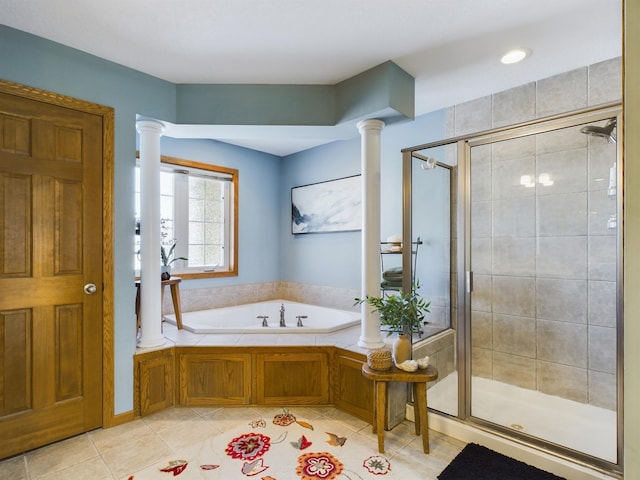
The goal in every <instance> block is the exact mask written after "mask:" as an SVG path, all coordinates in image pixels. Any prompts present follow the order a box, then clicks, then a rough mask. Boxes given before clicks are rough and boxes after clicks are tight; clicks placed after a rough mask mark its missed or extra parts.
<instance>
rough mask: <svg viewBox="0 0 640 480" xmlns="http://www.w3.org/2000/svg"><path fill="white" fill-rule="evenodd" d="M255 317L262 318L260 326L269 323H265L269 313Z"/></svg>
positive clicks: (265, 325)
mask: <svg viewBox="0 0 640 480" xmlns="http://www.w3.org/2000/svg"><path fill="white" fill-rule="evenodd" d="M257 318H261V319H262V326H263V327H268V326H269V324H268V323H267V318H269V315H258V317H257Z"/></svg>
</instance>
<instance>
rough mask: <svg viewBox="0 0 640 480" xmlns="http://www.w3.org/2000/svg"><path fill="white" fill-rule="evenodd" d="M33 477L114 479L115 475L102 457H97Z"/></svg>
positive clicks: (47, 479) (39, 479)
mask: <svg viewBox="0 0 640 480" xmlns="http://www.w3.org/2000/svg"><path fill="white" fill-rule="evenodd" d="M31 478H32V480H87V479H91V480H112V479H113V478H114V477H113V476H112V475H111V472H109V469H108V468H107V466H106V465H105V463H104V462H103V461H102V458H100V457H95V458H90V459H89V460H85V461H84V462H81V463H78V464H77V465H74V466H72V467H67V468H64V469H62V470H58V471H57V472H51V473H48V474H45V475H42V476H39V477H34V476H32V477H31Z"/></svg>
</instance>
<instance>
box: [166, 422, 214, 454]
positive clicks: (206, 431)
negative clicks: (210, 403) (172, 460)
mask: <svg viewBox="0 0 640 480" xmlns="http://www.w3.org/2000/svg"><path fill="white" fill-rule="evenodd" d="M219 433H220V432H219V431H218V429H217V428H215V426H214V425H212V424H211V422H208V421H206V420H205V419H204V418H202V417H198V418H197V419H189V420H184V421H182V422H180V424H179V425H175V424H173V425H172V426H170V427H168V428H165V429H163V430H159V431H158V432H156V434H157V435H158V437H160V439H162V441H164V442H165V443H166V444H167V445H168V446H169V448H171V449H172V450H174V451H179V450H182V449H185V448H188V447H189V446H191V445H193V444H195V443H199V442H203V441H205V440H206V439H208V438H210V437H212V436H215V435H218V434H219Z"/></svg>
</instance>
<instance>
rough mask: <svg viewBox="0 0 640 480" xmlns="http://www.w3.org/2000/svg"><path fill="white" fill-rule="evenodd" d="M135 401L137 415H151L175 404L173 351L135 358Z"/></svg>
mask: <svg viewBox="0 0 640 480" xmlns="http://www.w3.org/2000/svg"><path fill="white" fill-rule="evenodd" d="M134 359H135V360H134V365H135V371H136V375H135V379H134V388H135V392H137V393H138V395H136V396H135V399H134V411H135V413H136V415H142V416H144V415H149V414H150V413H153V412H157V411H159V410H164V409H165V408H169V407H171V406H173V405H174V403H175V400H174V399H175V396H174V390H175V389H174V376H175V372H174V353H173V349H167V350H158V351H155V352H148V353H145V354H143V355H136V356H135V357H134Z"/></svg>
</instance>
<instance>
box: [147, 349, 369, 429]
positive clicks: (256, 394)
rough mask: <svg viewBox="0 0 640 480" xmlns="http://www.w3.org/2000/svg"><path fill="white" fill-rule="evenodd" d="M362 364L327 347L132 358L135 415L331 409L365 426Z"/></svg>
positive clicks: (159, 353) (168, 353) (366, 392)
mask: <svg viewBox="0 0 640 480" xmlns="http://www.w3.org/2000/svg"><path fill="white" fill-rule="evenodd" d="M365 361H366V357H365V356H364V355H362V354H358V353H354V352H349V351H347V350H342V349H337V348H334V347H299V346H290V347H169V348H167V349H164V350H159V351H153V352H146V353H139V354H137V355H136V356H135V366H136V368H135V392H136V401H135V412H136V415H142V416H144V415H147V414H149V413H152V412H155V411H157V410H160V409H162V408H167V407H170V406H172V405H173V404H174V398H175V403H176V404H178V405H184V406H187V405H191V406H196V405H197V406H232V405H243V406H247V405H256V406H262V405H274V406H275V405H277V406H294V405H335V406H336V407H337V408H340V409H342V410H345V411H347V412H349V413H352V414H353V415H356V416H357V417H359V418H361V419H362V420H365V421H369V422H370V421H371V419H372V411H373V386H372V384H371V382H370V381H369V380H367V379H365V378H364V377H363V376H362V373H361V368H362V363H363V362H365Z"/></svg>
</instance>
